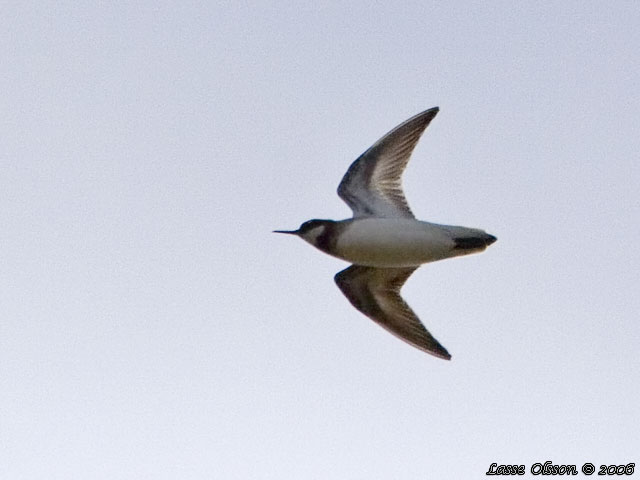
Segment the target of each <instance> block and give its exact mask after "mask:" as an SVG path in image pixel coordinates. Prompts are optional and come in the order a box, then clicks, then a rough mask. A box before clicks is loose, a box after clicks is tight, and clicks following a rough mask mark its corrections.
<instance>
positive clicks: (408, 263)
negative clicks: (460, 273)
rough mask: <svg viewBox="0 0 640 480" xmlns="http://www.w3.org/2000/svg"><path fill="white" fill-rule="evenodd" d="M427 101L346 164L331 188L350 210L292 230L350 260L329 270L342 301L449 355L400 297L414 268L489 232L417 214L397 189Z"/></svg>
mask: <svg viewBox="0 0 640 480" xmlns="http://www.w3.org/2000/svg"><path fill="white" fill-rule="evenodd" d="M438 111H439V109H438V107H434V108H430V109H429V110H426V111H424V112H422V113H419V114H418V115H416V116H414V117H412V118H410V119H409V120H407V121H405V122H403V123H401V124H400V125H398V126H397V127H396V128H394V129H393V130H391V131H390V132H389V133H387V134H386V135H384V136H383V137H382V138H381V139H380V140H378V141H377V142H376V143H374V144H373V145H372V146H371V147H370V148H369V149H368V150H367V151H366V152H364V153H363V154H362V155H360V157H358V158H357V159H356V160H355V161H354V162H353V163H352V164H351V166H350V167H349V169H348V170H347V173H346V174H345V175H344V177H343V178H342V181H341V182H340V185H339V186H338V195H339V196H340V198H341V199H342V200H344V201H345V202H346V204H347V205H348V206H349V207H350V208H351V210H352V211H353V217H352V218H349V219H346V220H340V221H336V220H317V219H314V220H309V221H307V222H304V223H303V224H302V225H301V226H300V228H299V229H298V230H274V232H276V233H288V234H292V235H297V236H298V237H300V238H302V239H303V240H305V241H306V242H308V243H310V244H311V245H313V246H314V247H316V248H318V249H319V250H321V251H323V252H325V253H327V254H329V255H332V256H334V257H337V258H340V259H342V260H346V261H348V262H349V263H352V264H353V265H351V266H350V267H349V268H347V269H345V270H342V271H341V272H339V273H338V274H336V276H335V278H334V279H335V282H336V284H337V285H338V287H339V288H340V290H341V291H342V293H343V294H344V295H345V296H346V297H347V299H348V300H349V302H351V304H352V305H353V306H354V307H355V308H356V309H358V310H359V311H360V312H362V313H364V314H365V315H366V316H368V317H369V318H371V319H372V320H374V321H375V322H376V323H378V324H379V325H381V326H382V327H384V328H385V329H387V330H388V331H389V332H391V333H393V334H394V335H396V336H398V337H399V338H401V339H402V340H404V341H405V342H407V343H409V344H410V345H413V346H414V347H416V348H418V349H420V350H423V351H424V352H427V353H429V354H431V355H435V356H436V357H439V358H443V359H446V360H449V359H450V358H451V355H450V354H449V352H448V351H447V350H446V349H445V348H444V347H443V346H442V345H441V344H440V342H438V340H436V339H435V338H434V337H433V335H431V334H430V333H429V332H428V331H427V329H426V328H425V326H424V325H423V324H422V322H421V321H420V319H419V318H418V317H417V315H416V314H415V313H414V312H413V310H411V308H410V307H409V305H407V303H406V302H405V301H404V300H403V299H402V297H401V296H400V289H401V288H402V286H403V285H404V283H405V282H406V281H407V279H408V278H409V277H410V276H411V274H412V273H413V272H415V271H416V269H417V268H418V267H419V266H420V265H422V264H424V263H429V262H434V261H436V260H443V259H445V258H450V257H457V256H460V255H468V254H471V253H478V252H482V251H483V250H485V249H486V248H487V247H488V246H489V245H491V244H492V243H493V242H495V241H496V237H494V236H493V235H490V234H488V233H486V232H485V231H484V230H480V229H477V228H467V227H457V226H451V225H439V224H436V223H429V222H424V221H420V220H417V219H416V218H415V216H414V215H413V213H412V211H411V209H410V208H409V204H408V203H407V200H406V198H405V196H404V192H403V191H402V179H401V177H402V172H403V171H404V169H405V167H406V166H407V163H408V162H409V158H410V157H411V153H412V152H413V150H414V148H415V146H416V144H417V143H418V140H419V139H420V137H421V136H422V133H423V132H424V130H425V129H426V128H427V126H428V125H429V123H430V122H431V120H433V118H434V117H435V116H436V114H437V113H438Z"/></svg>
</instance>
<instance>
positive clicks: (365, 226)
mask: <svg viewBox="0 0 640 480" xmlns="http://www.w3.org/2000/svg"><path fill="white" fill-rule="evenodd" d="M474 232H479V230H476V229H472V228H465V227H454V226H448V225H438V224H434V223H428V222H420V221H418V220H413V219H406V218H362V219H357V220H354V221H351V222H350V223H349V225H348V226H347V228H346V229H345V230H344V231H343V232H342V235H340V238H339V239H338V242H337V244H336V251H335V252H334V254H335V256H337V257H339V258H342V259H343V260H347V261H348V262H351V263H355V264H358V265H366V266H371V267H387V268H389V267H413V266H418V265H422V264H423V263H428V262H434V261H436V260H442V259H445V258H449V257H454V256H458V255H464V254H465V253H472V252H465V251H461V250H454V246H455V243H454V241H453V238H455V237H456V236H460V235H462V236H464V235H470V234H473V233H474Z"/></svg>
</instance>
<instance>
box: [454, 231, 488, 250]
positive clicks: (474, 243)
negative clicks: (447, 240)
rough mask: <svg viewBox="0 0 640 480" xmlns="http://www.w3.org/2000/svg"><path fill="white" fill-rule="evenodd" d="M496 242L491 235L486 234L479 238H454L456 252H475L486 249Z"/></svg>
mask: <svg viewBox="0 0 640 480" xmlns="http://www.w3.org/2000/svg"><path fill="white" fill-rule="evenodd" d="M496 240H498V239H497V238H496V237H494V236H493V235H489V234H488V233H487V234H485V235H482V236H479V237H460V238H454V239H453V241H454V242H455V247H453V248H454V249H456V250H477V249H480V248H487V247H488V246H489V245H491V244H492V243H493V242H495V241H496Z"/></svg>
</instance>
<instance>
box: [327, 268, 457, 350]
mask: <svg viewBox="0 0 640 480" xmlns="http://www.w3.org/2000/svg"><path fill="white" fill-rule="evenodd" d="M417 268H418V267H409V268H375V267H364V266H362V265H351V266H350V267H349V268H347V269H345V270H342V271H341V272H339V273H338V274H336V276H335V281H336V283H337V284H338V287H339V288H340V290H342V293H343V294H344V295H345V296H346V297H347V298H348V299H349V301H350V302H351V304H352V305H353V306H354V307H356V308H357V309H358V310H360V311H361V312H362V313H364V314H365V315H366V316H367V317H369V318H371V319H372V320H373V321H375V322H376V323H378V324H379V325H380V326H382V327H384V328H386V329H387V330H388V331H390V332H391V333H393V334H394V335H396V336H398V337H400V338H401V339H402V340H404V341H405V342H407V343H409V344H411V345H413V346H414V347H416V348H419V349H420V350H422V351H424V352H427V353H430V354H431V355H435V356H436V357H439V358H444V359H445V360H449V359H450V358H451V355H449V352H447V350H446V349H445V348H444V347H443V346H442V345H440V343H439V342H438V341H437V340H436V339H435V338H433V336H432V335H431V334H430V333H429V332H428V331H427V329H426V328H425V327H424V325H423V324H422V323H421V322H420V319H418V317H417V316H416V314H415V313H413V310H411V308H410V307H409V305H407V303H406V302H405V301H404V300H403V299H402V297H401V296H400V289H401V288H402V286H403V285H404V283H405V282H406V281H407V279H408V278H409V277H410V276H411V274H412V273H413V272H414V271H415V270H416V269H417Z"/></svg>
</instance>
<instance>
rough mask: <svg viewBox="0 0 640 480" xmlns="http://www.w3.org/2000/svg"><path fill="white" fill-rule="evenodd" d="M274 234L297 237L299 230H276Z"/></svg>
mask: <svg viewBox="0 0 640 480" xmlns="http://www.w3.org/2000/svg"><path fill="white" fill-rule="evenodd" d="M273 233H288V234H289V235H297V234H298V230H274V231H273Z"/></svg>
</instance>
